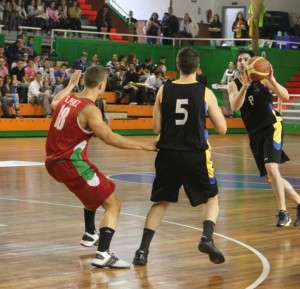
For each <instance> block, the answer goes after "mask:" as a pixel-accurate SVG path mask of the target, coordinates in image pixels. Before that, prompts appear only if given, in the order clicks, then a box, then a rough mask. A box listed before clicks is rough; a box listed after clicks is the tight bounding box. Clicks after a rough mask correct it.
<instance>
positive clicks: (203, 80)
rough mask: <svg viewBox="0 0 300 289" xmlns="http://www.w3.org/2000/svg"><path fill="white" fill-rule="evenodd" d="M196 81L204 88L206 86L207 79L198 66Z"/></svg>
mask: <svg viewBox="0 0 300 289" xmlns="http://www.w3.org/2000/svg"><path fill="white" fill-rule="evenodd" d="M196 80H197V81H198V82H199V83H202V84H203V85H204V86H207V77H206V76H205V75H204V73H203V70H202V68H201V66H200V65H199V66H198V68H197V70H196Z"/></svg>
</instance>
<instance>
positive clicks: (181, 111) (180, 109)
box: [175, 99, 189, 125]
mask: <svg viewBox="0 0 300 289" xmlns="http://www.w3.org/2000/svg"><path fill="white" fill-rule="evenodd" d="M188 104H189V100H188V99H177V101H176V114H183V116H184V117H183V119H175V124H176V125H184V124H185V123H186V121H187V119H188V115H189V113H188V111H187V109H186V108H184V107H182V106H183V105H188Z"/></svg>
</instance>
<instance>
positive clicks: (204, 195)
mask: <svg viewBox="0 0 300 289" xmlns="http://www.w3.org/2000/svg"><path fill="white" fill-rule="evenodd" d="M176 60H177V68H178V70H179V71H180V78H179V79H178V80H176V81H173V82H169V83H166V84H164V85H163V86H162V87H161V88H160V89H159V91H158V93H157V97H156V101H155V104H154V112H153V118H154V131H155V132H156V133H158V134H159V136H158V140H157V147H158V149H159V151H158V154H157V156H156V160H155V169H156V176H155V180H154V182H153V187H152V194H151V201H153V202H154V204H153V205H152V207H151V208H150V210H149V212H148V214H147V218H146V222H145V226H144V231H143V236H142V241H141V245H140V247H139V249H138V250H137V251H136V253H135V257H134V259H133V264H135V265H146V264H147V257H148V253H149V247H150V243H151V240H152V237H153V235H154V233H155V231H156V229H157V227H158V226H159V224H160V222H161V219H162V217H163V216H164V213H165V212H166V210H167V208H168V206H169V205H170V203H176V202H178V193H179V189H180V187H181V186H183V187H184V189H185V193H186V195H187V197H188V199H189V201H190V203H191V205H192V206H198V205H200V204H204V222H203V236H202V237H201V240H200V243H199V245H198V249H199V251H201V252H203V253H205V254H208V255H209V258H210V260H211V261H212V262H213V263H215V264H220V263H223V262H224V261H225V258H224V256H223V254H222V253H221V252H220V251H219V250H218V249H217V248H216V247H215V246H214V243H213V238H212V237H213V232H214V227H215V224H216V221H217V217H218V213H219V205H218V186H217V180H216V177H215V174H214V168H213V163H212V161H211V153H210V146H209V143H208V133H207V130H206V115H207V114H208V116H209V117H210V119H211V121H212V123H213V125H214V127H215V129H216V130H217V132H219V133H221V134H225V133H226V130H227V126H226V121H225V118H224V117H223V114H222V112H221V110H220V108H219V107H218V103H217V99H216V97H215V95H214V94H213V92H212V91H211V90H210V89H208V88H206V87H205V86H204V85H202V84H200V83H198V82H197V80H196V70H197V68H198V65H199V55H198V53H197V52H196V51H195V50H193V49H192V48H189V47H187V48H183V49H181V50H180V51H179V52H178V55H177V59H176Z"/></svg>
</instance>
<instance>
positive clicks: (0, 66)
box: [0, 57, 8, 78]
mask: <svg viewBox="0 0 300 289" xmlns="http://www.w3.org/2000/svg"><path fill="white" fill-rule="evenodd" d="M7 74H8V69H7V67H6V66H5V59H4V58H2V57H1V58H0V77H3V78H4V77H5V76H6V75H7Z"/></svg>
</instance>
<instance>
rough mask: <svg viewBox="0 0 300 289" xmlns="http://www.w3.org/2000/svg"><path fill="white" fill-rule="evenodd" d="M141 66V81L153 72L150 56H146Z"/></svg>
mask: <svg viewBox="0 0 300 289" xmlns="http://www.w3.org/2000/svg"><path fill="white" fill-rule="evenodd" d="M141 66H142V68H143V76H142V77H141V81H145V80H146V79H147V77H148V76H149V75H151V74H152V73H154V69H153V67H152V58H151V57H146V58H145V61H144V63H142V65H141Z"/></svg>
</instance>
